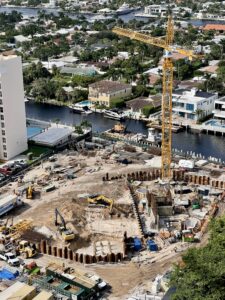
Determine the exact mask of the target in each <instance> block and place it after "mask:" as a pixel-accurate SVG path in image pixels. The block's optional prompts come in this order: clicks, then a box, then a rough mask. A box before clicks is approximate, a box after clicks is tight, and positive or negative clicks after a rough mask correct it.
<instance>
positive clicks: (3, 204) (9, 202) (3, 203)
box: [0, 194, 23, 216]
mask: <svg viewBox="0 0 225 300" xmlns="http://www.w3.org/2000/svg"><path fill="white" fill-rule="evenodd" d="M22 204H23V201H21V199H20V198H19V197H18V196H17V195H16V194H13V195H7V196H5V197H3V198H1V199H0V216H3V215H4V214H6V213H8V212H9V211H10V210H12V209H14V208H16V207H19V206H21V205H22Z"/></svg>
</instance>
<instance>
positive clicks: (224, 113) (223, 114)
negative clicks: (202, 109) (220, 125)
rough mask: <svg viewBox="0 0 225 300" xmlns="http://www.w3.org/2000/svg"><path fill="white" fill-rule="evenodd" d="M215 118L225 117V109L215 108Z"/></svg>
mask: <svg viewBox="0 0 225 300" xmlns="http://www.w3.org/2000/svg"><path fill="white" fill-rule="evenodd" d="M213 115H214V118H219V119H225V111H224V110H218V109H215V110H213Z"/></svg>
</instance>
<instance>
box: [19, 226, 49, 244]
mask: <svg viewBox="0 0 225 300" xmlns="http://www.w3.org/2000/svg"><path fill="white" fill-rule="evenodd" d="M21 239H22V240H26V241H29V242H32V243H40V242H41V240H48V241H50V240H51V239H50V238H49V237H47V236H46V235H44V234H42V233H40V232H37V231H35V230H32V229H28V230H26V231H25V232H23V234H22V235H21Z"/></svg>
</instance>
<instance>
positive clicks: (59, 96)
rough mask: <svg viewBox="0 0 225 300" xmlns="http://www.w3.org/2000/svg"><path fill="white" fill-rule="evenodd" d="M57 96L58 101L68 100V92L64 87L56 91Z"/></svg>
mask: <svg viewBox="0 0 225 300" xmlns="http://www.w3.org/2000/svg"><path fill="white" fill-rule="evenodd" d="M55 98H56V100H58V101H62V102H66V101H67V100H68V97H67V94H66V92H65V91H64V89H63V88H58V89H57V91H56V93H55Z"/></svg>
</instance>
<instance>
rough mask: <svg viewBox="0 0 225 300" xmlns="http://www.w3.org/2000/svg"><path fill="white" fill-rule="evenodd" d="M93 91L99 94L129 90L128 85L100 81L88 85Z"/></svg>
mask: <svg viewBox="0 0 225 300" xmlns="http://www.w3.org/2000/svg"><path fill="white" fill-rule="evenodd" d="M89 87H91V88H93V89H97V90H98V91H99V92H100V93H112V92H115V91H121V90H125V89H128V88H131V86H130V85H129V84H125V83H121V82H118V81H111V80H102V81H98V82H95V83H92V84H90V85H89Z"/></svg>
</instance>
